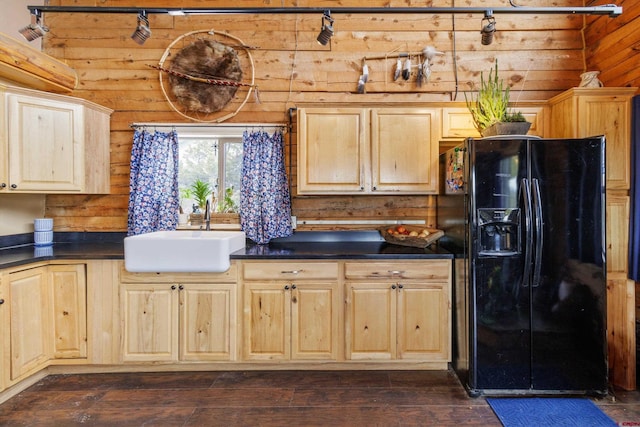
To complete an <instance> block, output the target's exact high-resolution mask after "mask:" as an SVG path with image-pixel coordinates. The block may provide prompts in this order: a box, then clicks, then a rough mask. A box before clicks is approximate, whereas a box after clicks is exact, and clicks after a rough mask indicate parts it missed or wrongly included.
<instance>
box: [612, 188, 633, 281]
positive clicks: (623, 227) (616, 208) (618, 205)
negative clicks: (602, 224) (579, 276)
mask: <svg viewBox="0 0 640 427" xmlns="http://www.w3.org/2000/svg"><path fill="white" fill-rule="evenodd" d="M625 194H626V193H625ZM606 209H607V212H606V215H607V222H606V227H607V231H606V236H607V272H609V273H612V272H620V273H626V272H627V268H628V263H629V242H628V238H629V237H628V236H629V211H630V199H629V196H626V195H625V196H621V195H619V194H607V208H606Z"/></svg>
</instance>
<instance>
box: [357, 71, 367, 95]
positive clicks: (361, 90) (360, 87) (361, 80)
mask: <svg viewBox="0 0 640 427" xmlns="http://www.w3.org/2000/svg"><path fill="white" fill-rule="evenodd" d="M365 83H366V82H365V81H364V76H363V75H361V76H360V78H359V79H358V93H364V91H365V87H364V84H365Z"/></svg>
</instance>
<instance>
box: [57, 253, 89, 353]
mask: <svg viewBox="0 0 640 427" xmlns="http://www.w3.org/2000/svg"><path fill="white" fill-rule="evenodd" d="M48 270H49V272H48V275H49V277H48V279H49V287H50V289H51V309H52V313H53V319H52V320H53V325H52V329H53V333H54V335H53V338H54V339H53V358H55V359H78V358H86V357H87V281H86V266H85V265H84V264H64V265H50V266H49V267H48Z"/></svg>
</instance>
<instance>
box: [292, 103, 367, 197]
mask: <svg viewBox="0 0 640 427" xmlns="http://www.w3.org/2000/svg"><path fill="white" fill-rule="evenodd" d="M365 123H366V115H365V110H364V109H360V108H335V109H326V108H301V109H299V110H298V194H331V193H333V194H340V193H357V192H362V191H365V189H366V188H367V187H368V186H369V183H368V182H367V181H366V177H368V176H369V160H368V159H369V146H368V136H367V130H366V127H365Z"/></svg>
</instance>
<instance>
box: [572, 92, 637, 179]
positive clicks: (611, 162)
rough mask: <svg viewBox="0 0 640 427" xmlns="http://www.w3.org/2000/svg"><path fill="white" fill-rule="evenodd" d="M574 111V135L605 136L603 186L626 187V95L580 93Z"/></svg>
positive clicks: (628, 173)
mask: <svg viewBox="0 0 640 427" xmlns="http://www.w3.org/2000/svg"><path fill="white" fill-rule="evenodd" d="M578 111H579V117H578V120H579V125H578V128H577V129H578V134H577V135H576V136H577V137H579V138H584V137H588V136H594V135H605V137H606V141H607V147H606V151H607V152H606V171H607V190H614V189H628V188H629V187H630V182H631V163H630V162H629V140H630V138H631V136H630V132H631V126H630V117H631V103H630V101H629V98H628V97H619V96H615V95H610V96H598V95H594V96H580V97H579V100H578Z"/></svg>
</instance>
